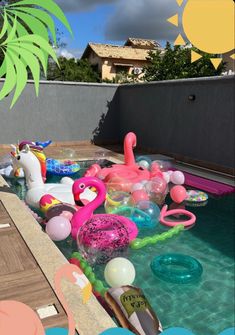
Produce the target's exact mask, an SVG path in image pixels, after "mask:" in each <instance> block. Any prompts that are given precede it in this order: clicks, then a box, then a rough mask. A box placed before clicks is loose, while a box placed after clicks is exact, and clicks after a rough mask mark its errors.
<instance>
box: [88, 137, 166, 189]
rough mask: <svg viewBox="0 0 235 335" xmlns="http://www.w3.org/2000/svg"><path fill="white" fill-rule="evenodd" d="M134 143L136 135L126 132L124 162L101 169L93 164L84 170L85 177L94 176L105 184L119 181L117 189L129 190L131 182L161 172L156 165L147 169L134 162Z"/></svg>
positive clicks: (145, 178)
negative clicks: (149, 169)
mask: <svg viewBox="0 0 235 335" xmlns="http://www.w3.org/2000/svg"><path fill="white" fill-rule="evenodd" d="M136 143H137V141H136V135H135V134H134V133H132V132H130V133H128V134H127V135H126V136H125V139H124V164H113V165H111V166H109V167H106V168H103V169H102V168H101V167H100V166H99V165H98V164H93V165H92V166H91V167H90V168H89V169H88V170H87V171H86V173H85V177H91V176H95V177H98V178H99V179H101V180H102V181H103V182H104V183H106V184H107V183H108V182H115V181H116V183H119V190H122V191H127V192H129V191H130V189H131V186H132V185H133V184H136V183H138V182H140V181H142V180H149V179H150V178H152V177H155V176H156V175H159V173H160V174H161V172H160V170H159V167H158V166H157V165H155V166H153V169H152V170H151V171H148V170H147V169H144V168H142V167H140V166H139V165H138V164H137V163H136V162H135V157H134V154H133V148H134V147H135V146H136Z"/></svg>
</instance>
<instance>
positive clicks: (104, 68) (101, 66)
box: [81, 38, 163, 80]
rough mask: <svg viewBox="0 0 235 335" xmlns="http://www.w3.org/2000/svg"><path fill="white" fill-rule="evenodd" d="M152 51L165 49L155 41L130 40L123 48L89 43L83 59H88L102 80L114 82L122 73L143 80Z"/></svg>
mask: <svg viewBox="0 0 235 335" xmlns="http://www.w3.org/2000/svg"><path fill="white" fill-rule="evenodd" d="M151 50H160V51H162V50H163V49H162V48H161V46H160V44H159V43H158V42H156V41H154V40H149V39H140V38H128V40H127V41H126V43H125V44H124V45H123V46H120V45H112V44H96V43H89V44H88V45H87V47H86V49H85V51H84V53H83V55H82V57H81V59H85V58H86V59H88V60H89V62H90V63H91V65H93V66H94V67H95V68H96V70H98V71H99V72H100V73H101V78H102V80H105V79H108V80H113V79H114V78H115V77H116V75H117V74H120V73H126V74H134V75H136V78H137V79H138V80H141V71H142V68H143V66H145V65H147V64H148V60H147V57H148V55H149V51H151Z"/></svg>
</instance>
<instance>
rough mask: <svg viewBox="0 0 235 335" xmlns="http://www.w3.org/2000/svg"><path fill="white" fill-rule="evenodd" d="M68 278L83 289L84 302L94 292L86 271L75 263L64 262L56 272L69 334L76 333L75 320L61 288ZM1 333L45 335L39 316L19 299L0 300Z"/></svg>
mask: <svg viewBox="0 0 235 335" xmlns="http://www.w3.org/2000/svg"><path fill="white" fill-rule="evenodd" d="M64 277H65V278H66V279H68V280H69V281H70V282H72V283H73V284H75V285H78V286H79V287H80V289H81V294H82V297H83V302H84V303H86V302H87V301H88V300H89V299H90V297H91V294H92V286H91V283H90V282H89V281H88V279H87V278H86V276H85V275H84V273H83V272H82V271H81V270H80V269H79V268H78V267H77V266H76V265H73V264H64V265H63V266H62V267H61V268H60V269H59V270H58V271H57V272H56V274H55V291H56V293H57V295H58V297H59V299H60V302H61V304H62V305H63V307H64V309H65V311H66V313H67V316H68V326H69V327H68V332H67V334H68V335H74V334H75V321H74V318H73V314H72V312H71V311H70V308H69V306H68V303H67V302H66V300H65V297H64V295H63V292H62V289H61V281H62V279H63V278H64ZM0 334H5V335H15V334H22V335H23V334H24V335H33V334H34V335H45V330H44V328H43V325H42V322H41V320H40V319H39V316H38V315H37V314H36V313H35V312H34V311H33V310H32V309H31V308H30V307H29V306H27V305H25V304H24V303H22V302H19V301H13V300H3V301H0Z"/></svg>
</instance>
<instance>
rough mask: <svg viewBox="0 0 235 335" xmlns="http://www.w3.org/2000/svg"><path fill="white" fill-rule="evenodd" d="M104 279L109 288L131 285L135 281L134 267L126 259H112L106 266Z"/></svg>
mask: <svg viewBox="0 0 235 335" xmlns="http://www.w3.org/2000/svg"><path fill="white" fill-rule="evenodd" d="M104 278H105V280H106V282H107V283H108V284H109V286H111V287H121V286H123V285H131V284H132V283H133V282H134V280H135V268H134V265H133V264H132V263H131V262H130V261H129V260H128V259H126V258H123V257H116V258H113V259H111V261H109V262H108V263H107V264H106V267H105V269H104Z"/></svg>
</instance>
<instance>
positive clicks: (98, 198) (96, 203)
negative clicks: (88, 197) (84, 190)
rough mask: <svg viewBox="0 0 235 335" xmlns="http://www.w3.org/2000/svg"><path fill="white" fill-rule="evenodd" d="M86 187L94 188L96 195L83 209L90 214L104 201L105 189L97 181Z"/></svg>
mask: <svg viewBox="0 0 235 335" xmlns="http://www.w3.org/2000/svg"><path fill="white" fill-rule="evenodd" d="M86 186H87V187H90V186H93V187H95V188H96V190H97V193H98V194H97V196H96V198H95V199H94V200H92V201H91V202H89V203H88V204H87V205H86V206H85V207H83V208H84V209H85V210H88V211H89V212H90V213H91V214H92V213H93V212H94V211H95V210H96V209H97V208H98V207H99V206H100V205H102V203H103V202H104V201H105V197H106V189H105V185H104V184H103V183H102V182H101V181H99V180H98V181H93V182H92V183H91V184H90V185H86Z"/></svg>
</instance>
